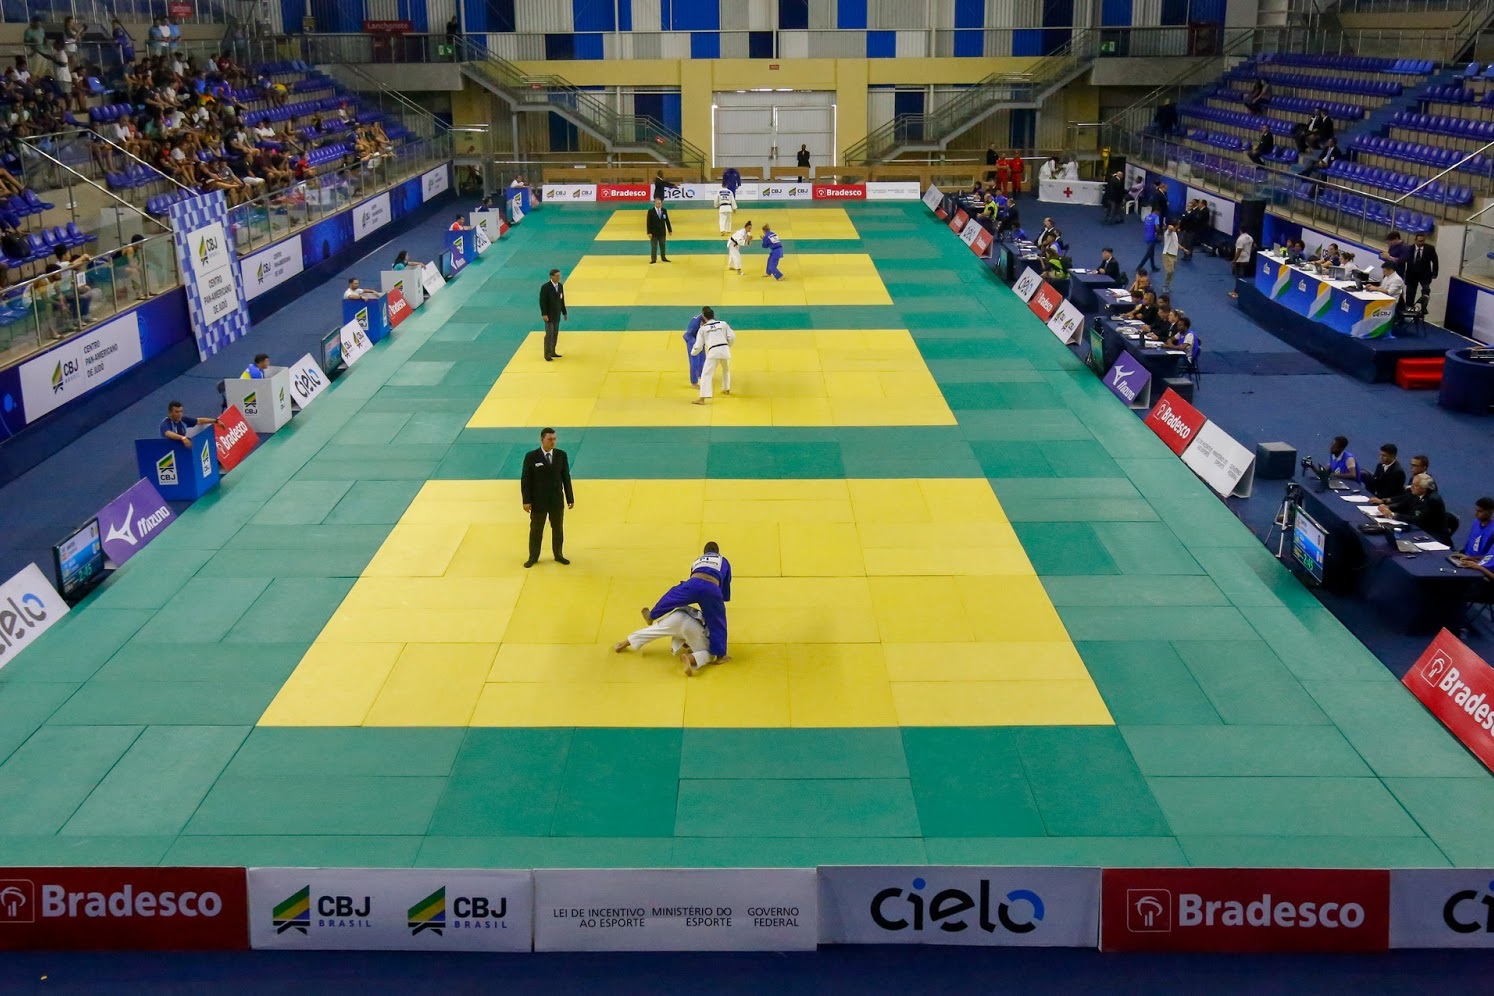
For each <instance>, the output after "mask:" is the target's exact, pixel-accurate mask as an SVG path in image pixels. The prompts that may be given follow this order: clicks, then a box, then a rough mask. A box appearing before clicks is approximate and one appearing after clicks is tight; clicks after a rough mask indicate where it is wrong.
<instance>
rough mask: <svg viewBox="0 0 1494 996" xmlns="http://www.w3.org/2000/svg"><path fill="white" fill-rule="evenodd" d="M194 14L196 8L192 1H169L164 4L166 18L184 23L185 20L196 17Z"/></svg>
mask: <svg viewBox="0 0 1494 996" xmlns="http://www.w3.org/2000/svg"><path fill="white" fill-rule="evenodd" d="M196 13H197V6H196V4H195V3H193V0H170V2H169V3H168V4H166V16H167V17H174V18H176V19H177V20H179V21H185V20H186V19H187V18H189V17H192V16H194V15H196Z"/></svg>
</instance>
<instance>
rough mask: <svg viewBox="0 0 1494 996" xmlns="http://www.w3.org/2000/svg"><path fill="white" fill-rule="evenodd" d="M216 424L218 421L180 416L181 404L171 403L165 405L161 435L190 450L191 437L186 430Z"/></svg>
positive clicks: (178, 402)
mask: <svg viewBox="0 0 1494 996" xmlns="http://www.w3.org/2000/svg"><path fill="white" fill-rule="evenodd" d="M217 424H218V420H217V419H215V418H190V417H188V416H186V415H184V414H182V403H181V402H180V401H172V402H170V403H169V404H167V405H166V417H165V418H163V419H161V435H162V436H163V437H164V438H166V439H172V440H175V441H177V442H179V443H181V444H182V445H183V446H185V447H187V449H191V448H192V437H190V436H188V435H187V430H188V429H190V428H193V427H195V426H199V425H217Z"/></svg>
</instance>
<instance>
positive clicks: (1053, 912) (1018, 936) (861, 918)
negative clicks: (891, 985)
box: [819, 866, 1100, 948]
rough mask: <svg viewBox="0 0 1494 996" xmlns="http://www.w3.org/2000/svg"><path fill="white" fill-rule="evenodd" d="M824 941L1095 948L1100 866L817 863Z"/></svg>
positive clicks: (1098, 920)
mask: <svg viewBox="0 0 1494 996" xmlns="http://www.w3.org/2000/svg"><path fill="white" fill-rule="evenodd" d="M819 893H820V943H822V944H952V945H964V946H971V947H977V946H991V947H1074V948H1092V947H1094V946H1095V945H1096V944H1098V943H1099V922H1100V870H1099V869H1098V868H973V867H972V868H962V867H953V866H951V867H905V868H898V867H852V866H847V867H838V866H827V867H822V868H820V870H819Z"/></svg>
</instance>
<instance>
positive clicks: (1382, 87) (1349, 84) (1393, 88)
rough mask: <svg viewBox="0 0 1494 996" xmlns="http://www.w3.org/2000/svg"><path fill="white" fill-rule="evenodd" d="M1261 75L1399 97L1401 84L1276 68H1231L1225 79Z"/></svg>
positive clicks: (1279, 83)
mask: <svg viewBox="0 0 1494 996" xmlns="http://www.w3.org/2000/svg"><path fill="white" fill-rule="evenodd" d="M1259 77H1265V79H1266V80H1268V81H1269V82H1271V83H1273V84H1275V85H1276V86H1295V87H1304V88H1306V89H1311V90H1333V91H1337V92H1340V93H1362V94H1365V95H1367V96H1372V97H1399V96H1400V95H1401V90H1402V87H1401V84H1400V83H1398V82H1396V81H1395V80H1356V79H1330V78H1329V77H1326V76H1308V75H1306V74H1303V73H1283V72H1278V71H1276V70H1266V69H1255V70H1245V71H1241V70H1238V69H1234V70H1231V71H1230V72H1229V73H1227V74H1226V75H1225V76H1224V79H1225V80H1239V81H1247V80H1251V79H1255V78H1259Z"/></svg>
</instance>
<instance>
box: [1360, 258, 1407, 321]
mask: <svg viewBox="0 0 1494 996" xmlns="http://www.w3.org/2000/svg"><path fill="white" fill-rule="evenodd" d="M1380 269H1381V270H1383V271H1384V273H1385V275H1384V276H1383V277H1381V278H1380V282H1379V283H1376V284H1370V285H1369V286H1371V287H1373V288H1374V289H1375V290H1377V291H1379V292H1380V293H1381V294H1384V295H1385V296H1386V297H1393V298H1395V318H1394V319H1393V320H1392V321H1393V322H1399V321H1400V320H1401V313H1402V310H1403V308H1404V307H1405V302H1404V301H1403V300H1402V298H1404V297H1405V295H1406V281H1405V280H1404V279H1402V277H1401V275H1400V274H1399V273H1397V272H1396V264H1395V263H1389V262H1386V263H1381V264H1380Z"/></svg>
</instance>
